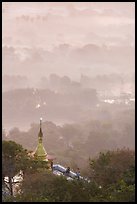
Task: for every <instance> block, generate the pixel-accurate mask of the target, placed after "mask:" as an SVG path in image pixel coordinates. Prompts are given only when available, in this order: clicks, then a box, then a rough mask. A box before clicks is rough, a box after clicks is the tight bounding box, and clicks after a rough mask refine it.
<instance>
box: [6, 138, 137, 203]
mask: <svg viewBox="0 0 137 204" xmlns="http://www.w3.org/2000/svg"><path fill="white" fill-rule="evenodd" d="M5 144H6V143H5V141H4V142H3V145H4V146H5ZM11 144H12V145H13V144H14V148H13V149H14V150H15V149H16V150H18V149H19V150H20V148H21V146H20V145H18V144H16V143H12V141H10V142H7V144H6V145H8V146H9V147H10V146H11ZM15 144H16V145H15ZM15 147H16V148H15ZM4 149H5V147H4ZM4 149H3V150H4ZM4 152H5V151H4ZM11 152H12V151H11V150H8V151H7V153H6V154H7V155H8V154H10V155H11ZM15 152H16V153H18V151H14V153H15ZM14 153H13V155H14ZM17 155H18V154H17ZM14 156H15V155H14ZM29 165H31V163H29ZM26 166H27V164H26ZM3 167H5V160H4V161H3ZM31 167H32V169H33V168H34V167H33V166H31ZM37 167H38V166H37ZM41 167H42V166H41ZM20 168H22V160H21V161H20ZM36 169H38V168H36ZM85 176H87V177H88V178H89V179H90V182H87V181H85V180H77V179H76V180H72V181H70V180H69V181H68V180H67V179H66V177H64V176H56V175H54V174H53V173H52V172H51V171H50V170H47V169H46V168H41V170H34V171H33V170H32V171H26V175H25V177H24V180H23V183H22V186H21V193H20V194H18V195H17V196H15V197H13V196H12V197H7V198H6V199H5V200H4V201H7V202H8V201H9V202H11V201H16V202H68V201H70V202H133V201H135V161H134V151H132V150H129V149H118V150H117V151H106V152H101V153H100V154H99V155H98V157H96V158H94V159H93V160H90V162H89V169H88V171H87V173H86V175H85Z"/></svg>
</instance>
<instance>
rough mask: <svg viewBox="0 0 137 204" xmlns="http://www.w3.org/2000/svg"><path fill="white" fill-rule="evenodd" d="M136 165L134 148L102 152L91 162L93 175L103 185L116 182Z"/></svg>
mask: <svg viewBox="0 0 137 204" xmlns="http://www.w3.org/2000/svg"><path fill="white" fill-rule="evenodd" d="M134 165H135V158H134V151H133V150H129V149H125V148H123V149H121V150H119V149H118V150H117V151H107V152H106V153H104V152H100V154H99V157H98V158H96V159H93V160H91V162H90V166H91V177H92V179H94V180H95V181H96V182H97V183H99V184H100V185H102V186H106V185H110V184H114V183H116V182H117V181H118V180H119V179H120V178H122V176H123V174H124V173H125V172H126V171H129V169H130V168H131V167H133V166H134Z"/></svg>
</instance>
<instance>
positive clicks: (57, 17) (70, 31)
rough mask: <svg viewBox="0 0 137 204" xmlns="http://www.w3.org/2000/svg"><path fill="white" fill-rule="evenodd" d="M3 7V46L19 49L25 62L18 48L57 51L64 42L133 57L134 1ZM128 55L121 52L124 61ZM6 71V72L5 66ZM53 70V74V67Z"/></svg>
mask: <svg viewBox="0 0 137 204" xmlns="http://www.w3.org/2000/svg"><path fill="white" fill-rule="evenodd" d="M2 4H3V10H2V15H3V24H2V27H3V30H2V34H3V36H2V38H3V46H7V45H8V46H12V47H14V48H16V49H18V50H17V53H18V54H19V55H20V59H21V60H24V59H25V58H26V55H25V54H24V52H22V51H20V50H19V48H24V47H25V48H33V49H35V48H36V49H37V48H41V49H43V50H46V51H51V52H55V51H56V50H55V48H57V47H58V46H59V45H60V44H64V43H65V44H68V45H69V46H70V47H71V48H73V49H77V48H78V49H79V48H81V47H83V46H85V45H88V44H92V45H96V46H100V47H101V49H102V48H103V47H104V48H106V47H107V48H108V49H109V47H110V46H113V47H116V48H117V49H118V50H122V52H125V50H127V51H129V53H128V54H127V55H131V56H132V55H134V41H135V3H134V2H3V3H2ZM119 47H120V49H119ZM116 52H117V51H116ZM120 52H121V51H120ZM62 56H63V54H62ZM125 56H126V55H122V53H121V60H122V59H123V60H124V59H125ZM131 56H130V57H129V58H130V59H131ZM98 57H99V56H98ZM79 58H81V56H79ZM112 58H113V57H112ZM130 59H129V60H130ZM133 60H134V59H132V60H131V61H132V62H133ZM62 61H63V60H62ZM70 61H71V60H70ZM116 61H118V60H116ZM107 63H108V62H105V65H106V67H107V66H110V64H111V63H109V65H107ZM57 64H58V63H57ZM73 64H74V63H73ZM127 64H128V67H131V69H134V68H133V63H132V64H131V63H130V62H129V63H127V62H125V65H127ZM55 65H56V63H55ZM119 65H120V64H119ZM57 66H60V65H59V64H58V65H57ZM61 66H62V65H61ZM76 66H78V65H77V63H76ZM84 66H87V65H84ZM99 66H100V65H99ZM112 66H114V64H113V63H112ZM120 66H121V65H120ZM122 66H123V65H122ZM4 69H5V70H6V65H5V66H4ZM63 69H64V68H62V69H61V70H63ZM117 69H119V68H117ZM8 71H9V70H8ZM52 71H53V72H54V68H53V69H52ZM63 74H65V71H64V72H63ZM66 74H69V73H68V72H66Z"/></svg>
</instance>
